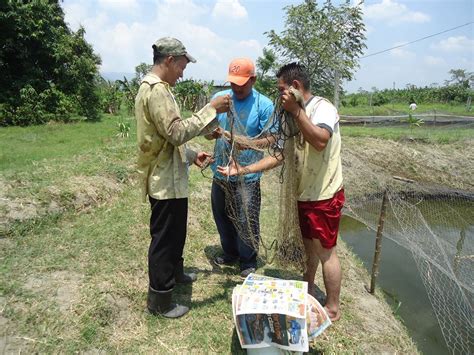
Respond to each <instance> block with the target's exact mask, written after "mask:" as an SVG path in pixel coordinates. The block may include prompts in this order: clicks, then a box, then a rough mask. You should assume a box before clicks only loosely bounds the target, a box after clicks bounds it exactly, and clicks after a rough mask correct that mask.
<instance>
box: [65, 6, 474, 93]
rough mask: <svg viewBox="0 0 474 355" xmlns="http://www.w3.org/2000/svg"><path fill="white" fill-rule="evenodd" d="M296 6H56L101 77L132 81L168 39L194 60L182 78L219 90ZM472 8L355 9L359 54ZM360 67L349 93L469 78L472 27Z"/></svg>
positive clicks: (451, 23)
mask: <svg viewBox="0 0 474 355" xmlns="http://www.w3.org/2000/svg"><path fill="white" fill-rule="evenodd" d="M302 1H303V0H299V1H283V0H201V1H198V0H64V1H63V2H61V6H62V7H63V9H64V13H65V19H66V22H67V23H68V25H69V27H70V28H71V29H72V30H74V31H75V30H77V29H78V28H79V26H80V25H82V26H83V27H84V28H85V30H86V34H85V37H86V40H87V41H88V42H89V43H90V44H92V46H93V48H94V51H95V52H96V53H97V54H99V55H100V57H101V59H102V65H101V68H100V71H101V73H103V74H106V75H109V76H113V75H121V74H122V73H130V75H131V74H132V73H134V72H135V67H136V66H137V65H138V64H140V63H142V62H145V63H147V64H151V62H152V48H151V46H152V44H153V43H154V42H155V41H156V40H157V39H158V38H161V37H164V36H171V37H176V38H178V39H180V40H181V41H182V42H183V43H184V45H185V46H186V48H187V50H188V52H189V53H190V54H191V55H192V56H194V57H195V58H196V59H197V63H196V64H191V63H190V64H189V65H188V67H187V69H186V71H185V73H184V79H190V78H192V79H200V80H214V81H215V82H216V83H223V82H224V81H225V78H226V75H227V68H228V64H229V62H230V61H231V60H232V59H233V58H236V57H249V58H251V59H253V60H254V61H255V60H256V59H257V58H258V57H260V56H261V55H262V50H263V48H264V47H267V46H268V37H267V36H266V35H265V32H266V31H270V30H275V31H276V32H277V33H281V32H282V31H283V30H284V26H285V11H284V7H285V6H288V5H297V4H299V3H301V2H302ZM319 3H321V1H319ZM333 3H335V4H337V3H340V1H337V0H335V1H333ZM353 3H354V4H355V3H359V1H358V0H353ZM473 4H474V1H473V0H367V1H365V2H364V3H363V4H362V5H361V6H362V10H363V14H364V23H365V26H366V37H367V40H366V45H367V49H365V52H364V54H363V55H370V54H373V53H376V52H379V51H383V50H385V49H388V48H391V47H395V46H398V45H401V44H404V43H408V42H411V41H415V40H418V39H420V38H423V37H427V36H430V35H433V34H436V33H439V32H443V31H446V30H448V29H451V28H454V27H457V26H461V25H463V24H466V23H469V22H473V21H474V5H473ZM359 64H360V68H359V69H358V70H357V72H356V73H355V77H354V80H352V81H351V82H345V83H344V88H345V90H347V91H348V92H355V91H357V90H358V89H359V88H363V89H365V90H371V88H373V87H376V88H378V89H384V88H393V87H395V88H405V87H406V85H407V84H412V85H416V86H430V85H434V84H438V85H439V84H443V83H444V81H445V80H447V79H449V77H450V75H449V73H448V72H449V70H450V69H466V70H467V71H468V72H474V24H473V23H471V24H470V25H467V26H464V27H461V28H458V29H455V30H452V31H449V32H445V33H443V34H440V35H437V36H433V37H431V38H428V39H426V40H423V41H419V42H416V43H413V44H409V45H407V46H404V47H401V48H397V49H395V50H392V51H388V52H385V53H381V54H377V55H373V56H368V57H366V58H361V59H360V63H359ZM113 73H115V74H113ZM118 73H120V74H118Z"/></svg>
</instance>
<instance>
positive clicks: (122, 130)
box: [117, 121, 131, 138]
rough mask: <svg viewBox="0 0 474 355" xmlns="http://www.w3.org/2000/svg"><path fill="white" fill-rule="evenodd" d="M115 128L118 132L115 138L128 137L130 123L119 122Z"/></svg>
mask: <svg viewBox="0 0 474 355" xmlns="http://www.w3.org/2000/svg"><path fill="white" fill-rule="evenodd" d="M117 126H118V130H119V133H117V137H120V138H128V136H129V135H130V128H131V125H130V122H123V121H121V122H118V123H117Z"/></svg>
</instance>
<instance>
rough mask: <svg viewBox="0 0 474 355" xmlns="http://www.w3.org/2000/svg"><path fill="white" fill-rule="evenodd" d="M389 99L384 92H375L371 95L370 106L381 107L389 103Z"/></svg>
mask: <svg viewBox="0 0 474 355" xmlns="http://www.w3.org/2000/svg"><path fill="white" fill-rule="evenodd" d="M389 101H390V100H389V97H388V95H386V94H385V93H384V92H380V91H379V92H376V93H375V94H374V95H372V105H374V106H382V105H385V104H387V103H389Z"/></svg>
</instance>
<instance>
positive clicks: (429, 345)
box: [341, 217, 459, 354]
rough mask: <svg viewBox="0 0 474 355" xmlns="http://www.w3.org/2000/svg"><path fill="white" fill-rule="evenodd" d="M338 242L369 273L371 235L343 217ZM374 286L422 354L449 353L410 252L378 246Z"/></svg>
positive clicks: (386, 241) (394, 246)
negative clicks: (380, 289) (394, 311)
mask: <svg viewBox="0 0 474 355" xmlns="http://www.w3.org/2000/svg"><path fill="white" fill-rule="evenodd" d="M458 235H459V234H458ZM341 238H342V240H344V241H345V242H346V243H347V244H348V245H349V246H350V247H351V248H352V249H353V251H354V252H355V253H356V254H357V255H358V256H359V258H361V260H362V261H363V263H364V265H365V266H366V268H367V269H368V270H370V268H371V266H372V258H373V254H374V245H375V232H374V231H372V230H369V229H368V228H367V227H366V226H365V225H363V224H362V223H360V222H358V221H355V220H353V219H351V218H348V217H343V219H342V223H341ZM377 285H378V286H379V287H381V288H382V289H383V290H384V291H385V293H386V294H387V300H388V302H389V303H390V304H391V305H392V306H393V309H394V310H395V309H397V308H398V310H397V315H399V316H400V317H401V318H402V320H403V322H404V324H405V325H406V326H407V328H408V330H409V333H410V335H411V336H412V338H413V339H414V341H415V342H416V344H417V346H418V348H419V349H420V351H422V352H423V353H425V354H446V353H449V350H448V349H447V347H446V344H445V341H444V338H443V335H442V333H441V329H440V327H439V325H438V322H437V319H436V316H435V314H434V312H433V309H432V307H431V303H430V301H429V299H428V295H427V293H426V290H425V287H424V285H423V282H422V280H421V277H420V276H419V273H418V269H417V267H416V264H415V261H414V260H413V258H412V255H411V252H410V251H408V250H406V249H405V248H402V247H400V246H399V245H398V244H396V243H394V242H393V241H391V240H390V239H387V238H384V239H383V242H382V255H381V263H380V269H379V276H378V279H377ZM369 296H370V295H369V294H367V297H369Z"/></svg>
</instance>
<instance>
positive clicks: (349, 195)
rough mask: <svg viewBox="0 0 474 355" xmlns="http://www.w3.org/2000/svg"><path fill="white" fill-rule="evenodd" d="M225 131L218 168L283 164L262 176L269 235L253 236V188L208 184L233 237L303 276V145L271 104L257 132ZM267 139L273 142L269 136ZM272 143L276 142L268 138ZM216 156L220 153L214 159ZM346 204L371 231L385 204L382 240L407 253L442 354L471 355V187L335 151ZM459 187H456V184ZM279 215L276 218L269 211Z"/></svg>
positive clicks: (237, 182)
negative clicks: (408, 175) (217, 191)
mask: <svg viewBox="0 0 474 355" xmlns="http://www.w3.org/2000/svg"><path fill="white" fill-rule="evenodd" d="M227 116H228V117H227V127H228V133H227V134H226V135H224V136H223V137H222V138H220V139H218V142H216V147H217V146H218V145H219V144H221V145H223V146H224V147H225V149H218V150H216V153H217V151H219V152H224V156H223V157H220V161H219V163H220V165H223V166H225V165H228V164H229V163H230V161H231V160H234V161H237V162H239V163H240V164H241V165H242V166H245V165H248V164H251V163H253V162H255V161H257V160H259V159H261V158H262V157H263V151H264V150H265V151H266V152H267V154H269V155H272V156H274V157H277V158H278V159H280V160H282V164H281V167H280V169H279V170H278V173H277V174H275V173H273V174H268V175H266V176H265V178H266V179H268V180H269V183H268V184H269V186H270V188H269V189H268V191H265V196H264V199H270V200H271V201H278V206H276V205H275V204H271V206H270V208H271V210H272V211H271V213H270V214H269V217H268V216H267V217H266V220H264V221H262V223H268V224H271V227H270V228H269V229H266V230H267V231H268V233H267V234H268V235H264V236H263V238H258V236H259V229H258V228H256V226H258V225H259V214H260V205H258V206H256V205H255V204H252V203H249V201H251V198H250V197H249V194H250V193H249V191H251V190H252V184H255V183H256V182H252V181H248V180H246V178H245V177H243V176H238V177H233V178H232V180H231V182H232V184H229V182H230V180H228V179H225V178H223V179H221V180H219V179H218V180H215V181H216V182H217V183H219V184H220V186H221V187H222V188H223V190H224V191H225V194H226V201H227V203H226V209H227V213H228V215H229V216H230V217H231V219H232V221H233V223H234V226H235V229H236V230H237V232H238V233H239V236H240V237H241V238H242V240H243V241H245V242H246V243H247V244H248V245H250V246H252V247H253V248H254V249H255V250H259V248H260V251H261V252H260V254H262V251H263V255H264V257H265V258H266V262H267V263H274V264H277V265H279V266H281V267H283V268H289V267H291V268H296V269H297V270H301V271H304V268H305V262H304V261H305V254H304V248H303V243H302V239H301V233H300V229H299V223H298V213H297V208H296V206H297V196H296V183H297V181H298V179H297V176H296V169H295V166H296V164H297V162H296V158H295V148H296V147H297V146H298V145H301V144H302V143H303V141H302V138H301V135H300V134H299V133H298V130H297V129H295V126H294V122H293V120H292V119H291V118H290V117H288V116H286V115H285V114H284V113H283V111H282V110H281V103H280V102H279V101H278V100H277V101H276V103H275V111H274V113H273V116H272V117H271V119H270V120H269V122H268V123H267V125H266V127H265V128H264V130H263V132H262V133H261V134H260V135H259V136H257V137H249V136H248V135H247V134H246V130H245V127H243V126H242V124H241V123H240V120H239V119H237V118H238V115H237V114H236V113H235V112H233V110H231V112H230V113H229V114H228V115H227ZM272 137H273V138H272ZM274 137H278V138H277V139H274ZM221 154H222V153H221ZM342 159H343V169H344V170H343V174H344V188H345V194H346V204H345V207H344V213H345V214H346V215H348V216H350V217H352V218H354V219H357V220H359V221H361V222H362V223H364V224H365V225H366V226H367V227H369V228H370V229H372V230H377V225H378V222H379V216H380V210H381V204H382V198H383V195H384V193H385V192H386V193H387V198H388V204H387V207H386V216H385V223H384V230H383V236H384V237H385V238H389V239H391V240H393V241H394V242H396V243H397V244H398V245H400V246H402V247H403V248H406V249H407V250H409V251H411V253H412V255H413V258H414V260H415V262H416V265H417V268H418V272H419V274H420V276H421V278H422V280H423V283H424V286H425V288H426V290H427V294H428V297H429V299H430V301H431V304H432V307H433V310H434V313H435V315H436V317H437V319H438V322H439V325H440V328H441V330H442V333H443V336H444V338H445V341H446V343H447V345H448V348H449V349H450V350H451V352H452V353H459V354H465V353H471V352H472V349H473V334H474V332H473V318H472V314H473V312H472V308H473V300H474V298H473V292H474V273H473V272H472V271H473V266H474V265H473V264H474V250H473V249H474V240H473V234H474V229H473V225H472V222H473V221H474V208H473V207H474V192H473V191H472V186H458V187H459V189H457V190H453V189H447V188H444V187H442V186H434V185H427V184H421V183H417V182H414V181H410V180H407V179H402V178H397V177H393V176H392V175H391V174H389V173H388V172H387V168H386V167H385V166H383V164H375V163H373V162H372V161H371V160H370V157H367V156H364V157H363V156H358V155H357V153H356V152H353V151H347V150H344V151H343V153H342ZM458 185H459V184H458ZM276 210H278V215H276V216H275V211H276Z"/></svg>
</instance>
